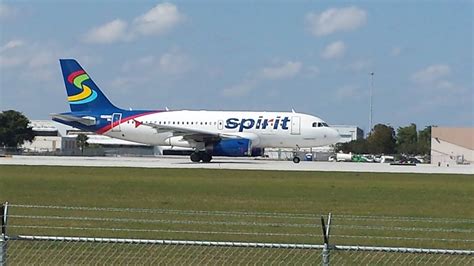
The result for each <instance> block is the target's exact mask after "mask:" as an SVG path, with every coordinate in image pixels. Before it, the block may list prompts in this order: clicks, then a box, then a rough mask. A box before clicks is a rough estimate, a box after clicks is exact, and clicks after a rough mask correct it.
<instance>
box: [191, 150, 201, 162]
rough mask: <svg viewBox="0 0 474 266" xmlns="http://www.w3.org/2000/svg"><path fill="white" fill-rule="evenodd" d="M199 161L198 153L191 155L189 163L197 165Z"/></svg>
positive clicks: (199, 155)
mask: <svg viewBox="0 0 474 266" xmlns="http://www.w3.org/2000/svg"><path fill="white" fill-rule="evenodd" d="M200 160H201V154H199V153H198V152H193V153H191V162H193V163H198V162H199V161H200Z"/></svg>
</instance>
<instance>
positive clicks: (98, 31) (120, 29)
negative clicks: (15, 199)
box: [83, 3, 185, 44]
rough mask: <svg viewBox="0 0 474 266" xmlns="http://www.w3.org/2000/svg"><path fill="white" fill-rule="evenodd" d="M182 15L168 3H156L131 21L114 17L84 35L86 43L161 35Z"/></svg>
mask: <svg viewBox="0 0 474 266" xmlns="http://www.w3.org/2000/svg"><path fill="white" fill-rule="evenodd" d="M184 17H185V16H184V15H183V14H181V13H180V12H179V11H178V8H177V7H176V6H175V5H173V4H170V3H162V4H158V5H156V6H155V7H154V8H152V9H150V10H149V11H148V12H146V13H145V14H143V15H141V16H139V17H137V18H135V19H134V20H133V23H128V22H127V21H124V20H121V19H115V20H113V21H110V22H108V23H106V24H104V25H101V26H98V27H95V28H92V29H91V30H89V31H88V32H87V33H86V34H85V35H84V40H83V41H84V42H86V43H101V44H107V43H114V42H118V41H131V40H134V39H136V38H137V37H138V36H149V35H162V34H164V33H166V32H169V31H170V30H171V29H173V28H174V27H175V26H176V25H178V24H179V23H181V22H182V21H183V20H184Z"/></svg>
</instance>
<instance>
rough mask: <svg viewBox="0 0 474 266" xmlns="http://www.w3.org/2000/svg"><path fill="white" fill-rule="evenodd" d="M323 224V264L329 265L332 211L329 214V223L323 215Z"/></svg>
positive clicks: (324, 265)
mask: <svg viewBox="0 0 474 266" xmlns="http://www.w3.org/2000/svg"><path fill="white" fill-rule="evenodd" d="M321 224H322V229H323V240H324V246H323V266H329V232H330V228H331V213H329V215H328V225H327V227H326V224H325V223H324V217H323V216H321Z"/></svg>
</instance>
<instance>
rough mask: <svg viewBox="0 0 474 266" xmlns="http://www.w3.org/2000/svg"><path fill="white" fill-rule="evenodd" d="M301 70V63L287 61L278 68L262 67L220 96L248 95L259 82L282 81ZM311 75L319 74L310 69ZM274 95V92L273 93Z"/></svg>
mask: <svg viewBox="0 0 474 266" xmlns="http://www.w3.org/2000/svg"><path fill="white" fill-rule="evenodd" d="M302 69H303V63H301V62H298V61H287V62H286V63H283V64H281V65H278V66H271V67H263V68H261V69H260V70H257V71H255V72H253V73H251V74H250V75H248V76H249V77H247V78H246V79H244V80H243V81H242V82H241V83H239V84H236V85H233V86H230V87H228V88H225V89H224V90H222V91H221V95H222V96H225V97H233V96H244V95H247V94H249V93H250V92H251V91H252V90H253V89H255V88H256V87H257V86H258V85H259V84H260V83H261V82H263V81H265V80H282V79H289V78H293V77H295V76H296V75H298V74H299V73H300V72H301V70H302ZM310 71H313V72H314V73H312V74H313V75H317V74H318V73H319V69H318V68H317V67H314V68H312V69H311V70H310ZM274 93H276V92H274Z"/></svg>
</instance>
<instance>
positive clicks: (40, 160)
mask: <svg viewBox="0 0 474 266" xmlns="http://www.w3.org/2000/svg"><path fill="white" fill-rule="evenodd" d="M0 165H49V166H83V167H87V166H94V167H141V168H196V169H199V168H202V169H240V170H279V171H331V172H378V173H432V174H435V173H445V174H448V173H449V174H471V175H472V174H474V166H472V165H450V166H449V167H448V166H446V165H444V166H440V167H438V166H435V165H430V164H419V165H417V166H393V165H389V164H380V163H351V162H305V161H302V162H301V163H299V164H295V163H293V162H292V161H272V160H267V159H254V158H228V157H216V158H214V159H213V161H212V162H211V163H192V162H191V161H190V160H189V158H188V157H184V156H166V157H153V158H148V157H63V156H12V157H0Z"/></svg>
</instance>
